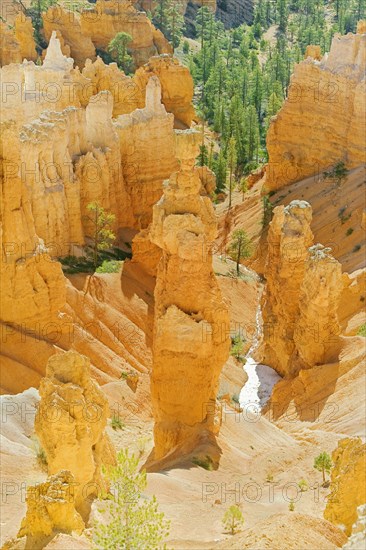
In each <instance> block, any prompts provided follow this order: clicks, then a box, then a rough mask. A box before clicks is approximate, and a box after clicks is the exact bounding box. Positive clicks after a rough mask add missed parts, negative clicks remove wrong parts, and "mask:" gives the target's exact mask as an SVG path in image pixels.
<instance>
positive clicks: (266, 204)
mask: <svg viewBox="0 0 366 550" xmlns="http://www.w3.org/2000/svg"><path fill="white" fill-rule="evenodd" d="M262 202H263V217H262V226H263V227H267V225H268V224H269V223H270V221H271V220H272V214H273V204H272V203H271V201H270V200H269V197H268V195H264V197H263V199H262Z"/></svg>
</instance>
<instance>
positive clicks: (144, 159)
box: [114, 77, 177, 229]
mask: <svg viewBox="0 0 366 550" xmlns="http://www.w3.org/2000/svg"><path fill="white" fill-rule="evenodd" d="M173 123H174V117H173V115H172V114H168V113H167V112H166V110H165V108H164V106H163V105H162V104H161V86H160V83H159V80H158V78H157V77H152V78H151V79H150V81H149V84H148V86H147V88H146V106H145V107H144V109H137V110H136V111H134V112H133V113H131V114H127V115H121V116H119V117H118V118H117V119H116V120H115V121H114V128H115V130H116V132H117V134H118V138H119V143H120V150H121V164H122V172H123V177H124V181H125V188H126V191H127V193H128V195H129V197H130V200H131V210H132V214H133V222H132V223H133V225H131V226H133V227H135V228H137V229H144V228H146V227H147V226H148V225H149V223H150V222H151V219H152V207H153V205H154V204H155V203H156V202H157V201H158V200H159V199H160V197H161V195H162V189H163V181H164V180H165V179H167V178H168V177H169V176H170V174H171V173H172V172H173V171H174V170H176V169H177V161H176V158H175V143H174V133H173Z"/></svg>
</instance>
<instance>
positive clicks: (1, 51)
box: [0, 13, 38, 65]
mask: <svg viewBox="0 0 366 550" xmlns="http://www.w3.org/2000/svg"><path fill="white" fill-rule="evenodd" d="M0 30H1V38H0V65H9V63H22V61H23V60H24V59H27V60H28V61H36V59H37V57H38V55H37V52H36V45H35V42H34V38H33V27H32V20H31V19H30V17H25V16H24V14H23V13H18V15H17V16H16V17H15V20H14V27H13V28H12V27H8V25H7V23H6V22H4V21H0Z"/></svg>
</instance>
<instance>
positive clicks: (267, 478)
mask: <svg viewBox="0 0 366 550" xmlns="http://www.w3.org/2000/svg"><path fill="white" fill-rule="evenodd" d="M273 480H274V477H273V474H272V473H271V472H268V473H267V477H266V482H267V483H273Z"/></svg>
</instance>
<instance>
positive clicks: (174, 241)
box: [150, 131, 229, 459]
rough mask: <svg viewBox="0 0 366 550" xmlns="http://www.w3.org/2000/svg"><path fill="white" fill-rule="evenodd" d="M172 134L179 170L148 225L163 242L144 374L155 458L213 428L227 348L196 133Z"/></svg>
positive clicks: (210, 212) (209, 208)
mask: <svg viewBox="0 0 366 550" xmlns="http://www.w3.org/2000/svg"><path fill="white" fill-rule="evenodd" d="M176 139H177V158H178V159H179V162H180V170H179V171H178V172H176V173H174V174H172V176H171V178H170V180H169V182H167V183H166V185H165V188H164V194H163V197H162V199H161V200H160V201H159V202H158V203H157V204H156V205H155V206H154V211H153V221H152V224H151V227H150V239H151V241H152V242H153V243H154V244H155V245H156V246H158V247H159V248H160V249H161V250H162V257H161V260H160V262H159V265H158V271H157V281H156V288H155V324H154V342H153V370H152V377H151V392H152V402H153V408H154V418H155V428H154V439H155V458H156V459H159V458H162V457H163V456H165V455H166V454H167V453H169V452H170V451H172V450H173V449H174V448H175V447H176V446H177V445H178V444H180V443H183V442H186V441H187V440H188V441H189V440H190V438H194V436H195V435H196V434H197V433H199V432H200V431H202V430H208V431H211V432H214V433H215V432H217V430H218V426H217V425H215V399H216V392H217V384H218V377H219V374H220V371H221V368H222V366H223V364H224V362H225V361H226V359H227V357H228V350H229V339H228V334H227V330H226V329H227V328H228V326H229V319H228V311H227V309H226V307H225V305H224V303H223V301H222V296H221V291H220V289H219V286H218V284H217V282H216V279H215V276H214V273H213V269H212V259H211V249H210V247H211V245H212V243H213V241H214V239H215V236H216V220H215V216H214V211H213V207H212V203H211V201H210V199H209V197H208V196H206V194H205V192H202V183H201V179H200V176H199V173H198V171H197V169H195V167H194V164H195V158H196V156H197V155H198V149H199V143H200V135H199V133H197V132H194V131H187V132H179V131H178V132H177V136H176ZM201 192H202V194H201ZM225 327H226V328H225Z"/></svg>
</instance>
